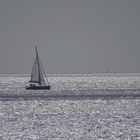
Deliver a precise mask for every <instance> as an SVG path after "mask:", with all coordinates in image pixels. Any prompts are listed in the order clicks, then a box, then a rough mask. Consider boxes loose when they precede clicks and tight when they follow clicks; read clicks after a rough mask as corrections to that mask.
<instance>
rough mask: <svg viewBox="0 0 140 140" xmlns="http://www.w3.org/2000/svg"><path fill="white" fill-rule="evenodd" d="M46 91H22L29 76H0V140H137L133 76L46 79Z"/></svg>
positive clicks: (139, 126) (138, 90)
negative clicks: (49, 86)
mask: <svg viewBox="0 0 140 140" xmlns="http://www.w3.org/2000/svg"><path fill="white" fill-rule="evenodd" d="M48 80H49V82H50V85H51V90H50V91H47V90H42V91H33V90H26V89H25V87H26V86H27V85H28V84H29V83H28V81H29V75H19V74H18V75H17V74H15V75H7V74H1V75H0V140H8V139H9V140H68V139H69V140H74V139H75V140H93V139H95V140H97V139H100V140H103V139H105V140H112V139H118V140H129V139H130V140H138V139H140V75H139V74H87V75H83V74H79V75H78V74H75V75H74V74H73V75H72V74H71V75H64V74H63V75H57V74H55V75H49V76H48Z"/></svg>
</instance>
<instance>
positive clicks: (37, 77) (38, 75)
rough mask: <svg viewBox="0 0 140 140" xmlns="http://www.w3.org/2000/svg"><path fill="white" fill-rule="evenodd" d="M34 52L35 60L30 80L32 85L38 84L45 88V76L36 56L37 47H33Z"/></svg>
mask: <svg viewBox="0 0 140 140" xmlns="http://www.w3.org/2000/svg"><path fill="white" fill-rule="evenodd" d="M35 50H36V58H35V61H34V64H33V67H32V74H31V80H30V82H32V83H38V84H39V85H40V86H46V82H47V81H46V80H47V79H45V78H46V76H45V73H44V69H43V66H42V64H41V61H40V58H39V56H38V52H37V47H36V46H35Z"/></svg>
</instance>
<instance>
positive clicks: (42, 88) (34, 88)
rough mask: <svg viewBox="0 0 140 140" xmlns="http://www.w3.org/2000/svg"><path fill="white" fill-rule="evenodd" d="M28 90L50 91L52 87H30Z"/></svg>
mask: <svg viewBox="0 0 140 140" xmlns="http://www.w3.org/2000/svg"><path fill="white" fill-rule="evenodd" d="M26 89H27V90H50V89H51V87H50V86H30V87H26Z"/></svg>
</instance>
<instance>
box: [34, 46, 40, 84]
mask: <svg viewBox="0 0 140 140" xmlns="http://www.w3.org/2000/svg"><path fill="white" fill-rule="evenodd" d="M35 52H36V58H37V63H38V79H39V84H40V85H41V78H40V64H39V56H38V51H37V46H35Z"/></svg>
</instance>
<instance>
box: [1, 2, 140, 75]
mask: <svg viewBox="0 0 140 140" xmlns="http://www.w3.org/2000/svg"><path fill="white" fill-rule="evenodd" d="M35 44H37V45H38V51H39V55H40V57H41V60H42V63H43V66H44V69H45V71H46V72H47V73H63V72H64V73H75V72H76V73H91V72H93V73H96V72H106V71H107V70H110V71H111V72H140V0H0V73H30V72H31V68H32V64H33V61H34V57H35V51H34V45H35Z"/></svg>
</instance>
